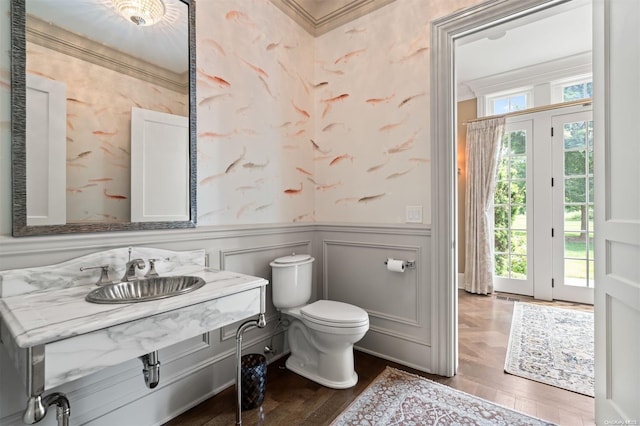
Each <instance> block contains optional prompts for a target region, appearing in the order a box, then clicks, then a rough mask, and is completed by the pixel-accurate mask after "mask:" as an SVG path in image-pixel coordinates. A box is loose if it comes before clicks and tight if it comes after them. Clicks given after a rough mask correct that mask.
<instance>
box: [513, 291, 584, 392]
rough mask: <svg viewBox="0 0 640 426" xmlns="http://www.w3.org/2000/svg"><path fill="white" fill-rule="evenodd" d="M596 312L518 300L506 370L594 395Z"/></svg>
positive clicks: (514, 312) (514, 307) (514, 311)
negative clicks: (594, 322) (594, 328)
mask: <svg viewBox="0 0 640 426" xmlns="http://www.w3.org/2000/svg"><path fill="white" fill-rule="evenodd" d="M593 345H594V340H593V313H591V312H582V311H576V310H572V309H561V308H554V307H550V306H542V305H534V304H531V303H519V302H517V303H515V304H514V306H513V320H512V321H511V333H510V335H509V344H508V345H507V356H506V360H505V363H504V371H506V372H507V373H510V374H514V375H516V376H520V377H525V378H527V379H531V380H535V381H538V382H542V383H546V384H549V385H552V386H556V387H559V388H562V389H567V390H570V391H573V392H578V393H581V394H584V395H588V396H593V395H594V389H593V381H594V364H593V357H594V348H593Z"/></svg>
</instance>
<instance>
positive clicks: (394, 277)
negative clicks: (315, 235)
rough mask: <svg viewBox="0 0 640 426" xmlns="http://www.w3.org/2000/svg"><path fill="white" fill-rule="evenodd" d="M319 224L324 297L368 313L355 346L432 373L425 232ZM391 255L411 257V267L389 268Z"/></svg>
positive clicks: (429, 291)
mask: <svg viewBox="0 0 640 426" xmlns="http://www.w3.org/2000/svg"><path fill="white" fill-rule="evenodd" d="M322 228H323V232H322V233H321V236H320V238H321V242H322V259H323V268H322V284H323V293H324V297H325V298H327V299H329V300H336V301H340V302H345V303H350V304H353V305H356V306H359V307H361V308H363V309H365V310H366V311H367V312H368V314H369V322H370V327H369V331H368V333H367V335H366V336H365V337H364V338H363V339H362V340H361V341H360V342H358V344H357V347H358V348H359V349H361V350H363V351H365V352H369V353H372V354H374V355H378V356H380V357H382V358H387V359H390V360H393V361H398V362H401V363H404V364H406V365H410V366H412V367H414V368H417V369H420V370H424V371H430V368H431V366H430V360H431V348H430V345H431V341H430V335H431V326H430V313H431V308H430V300H431V292H432V288H431V285H430V282H429V280H430V272H429V244H430V236H429V232H428V231H427V230H424V229H415V228H414V229H408V228H406V227H400V226H399V227H398V228H396V229H394V230H390V229H388V228H364V227H356V226H354V227H347V226H341V227H340V228H339V230H337V229H333V227H322ZM389 258H392V259H397V260H405V261H413V262H414V264H415V267H414V268H406V269H405V271H404V272H395V271H389V270H388V269H387V266H386V265H385V261H386V260H387V259H389Z"/></svg>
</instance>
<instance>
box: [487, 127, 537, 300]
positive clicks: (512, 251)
mask: <svg viewBox="0 0 640 426" xmlns="http://www.w3.org/2000/svg"><path fill="white" fill-rule="evenodd" d="M532 137H533V131H532V122H531V121H530V120H527V121H520V122H510V123H507V125H506V127H505V135H504V139H503V143H502V149H501V160H500V165H499V168H498V178H497V182H496V192H495V194H494V198H493V204H494V222H493V225H494V251H495V275H496V278H495V281H494V287H495V290H496V291H504V292H509V293H517V294H525V295H533V280H532V279H531V275H532V274H531V273H530V268H531V264H532V262H531V258H532V256H531V253H532V251H531V241H532V239H531V238H530V230H531V229H532V226H531V215H529V214H527V213H528V211H530V209H529V206H530V203H529V201H528V199H529V197H528V195H527V191H529V190H530V188H531V187H532V185H531V176H532V174H531V143H532V142H531V141H532Z"/></svg>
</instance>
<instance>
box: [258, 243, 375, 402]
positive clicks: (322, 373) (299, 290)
mask: <svg viewBox="0 0 640 426" xmlns="http://www.w3.org/2000/svg"><path fill="white" fill-rule="evenodd" d="M313 261H314V258H313V257H311V256H309V255H308V254H292V255H290V256H284V257H279V258H277V259H275V260H274V261H272V262H271V263H270V266H271V271H272V283H271V284H272V294H273V305H274V306H275V307H276V308H277V309H278V310H279V311H280V312H282V313H283V314H285V315H287V316H288V319H289V320H290V324H289V329H288V331H287V338H288V341H289V348H290V349H291V355H290V356H289V358H288V359H287V362H286V366H287V368H288V369H289V370H291V371H293V372H295V373H297V374H299V375H301V376H303V377H306V378H307V379H310V380H313V381H314V382H316V383H320V384H321V385H324V386H327V387H330V388H334V389H346V388H350V387H352V386H354V385H355V384H356V383H357V382H358V374H357V373H356V372H355V370H354V368H353V345H354V343H356V342H358V341H359V340H360V339H362V337H364V335H365V333H366V332H367V330H369V315H368V314H367V312H366V311H365V310H364V309H362V308H359V307H357V306H354V305H350V304H348V303H342V302H334V301H330V300H318V301H316V302H313V303H310V304H307V302H309V299H311V273H312V264H313Z"/></svg>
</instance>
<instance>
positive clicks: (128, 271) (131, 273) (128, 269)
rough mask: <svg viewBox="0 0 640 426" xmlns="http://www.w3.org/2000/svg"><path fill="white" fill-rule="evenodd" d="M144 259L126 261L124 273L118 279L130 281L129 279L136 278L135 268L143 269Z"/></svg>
mask: <svg viewBox="0 0 640 426" xmlns="http://www.w3.org/2000/svg"><path fill="white" fill-rule="evenodd" d="M144 266H145V265H144V260H142V259H133V260H130V261H128V262H127V264H126V266H125V268H124V275H123V276H122V279H121V280H120V281H122V282H126V281H131V279H135V278H136V268H138V269H144Z"/></svg>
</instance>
